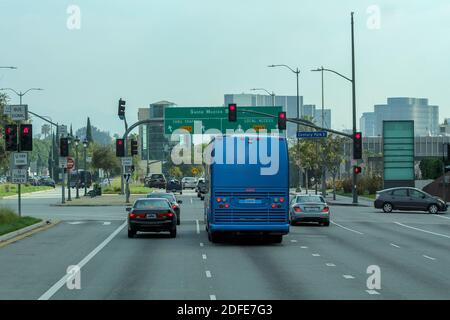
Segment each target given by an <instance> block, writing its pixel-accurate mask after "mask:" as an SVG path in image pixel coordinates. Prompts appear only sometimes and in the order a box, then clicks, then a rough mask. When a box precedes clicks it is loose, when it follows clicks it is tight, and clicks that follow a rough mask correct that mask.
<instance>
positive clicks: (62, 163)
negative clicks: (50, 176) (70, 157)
mask: <svg viewBox="0 0 450 320" xmlns="http://www.w3.org/2000/svg"><path fill="white" fill-rule="evenodd" d="M59 167H60V168H67V158H66V157H59Z"/></svg>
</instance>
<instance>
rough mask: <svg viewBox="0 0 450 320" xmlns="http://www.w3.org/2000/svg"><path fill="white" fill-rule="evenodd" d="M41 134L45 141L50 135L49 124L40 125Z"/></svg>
mask: <svg viewBox="0 0 450 320" xmlns="http://www.w3.org/2000/svg"><path fill="white" fill-rule="evenodd" d="M41 133H42V134H43V135H44V139H47V136H48V135H49V134H50V125H49V124H44V125H42V128H41Z"/></svg>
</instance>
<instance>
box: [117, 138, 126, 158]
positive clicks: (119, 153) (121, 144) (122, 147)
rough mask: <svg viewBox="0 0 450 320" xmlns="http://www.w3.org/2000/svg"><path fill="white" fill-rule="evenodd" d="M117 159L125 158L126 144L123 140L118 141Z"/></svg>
mask: <svg viewBox="0 0 450 320" xmlns="http://www.w3.org/2000/svg"><path fill="white" fill-rule="evenodd" d="M116 157H125V143H124V140H123V139H116Z"/></svg>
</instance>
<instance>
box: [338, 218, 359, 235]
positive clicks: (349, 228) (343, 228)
mask: <svg viewBox="0 0 450 320" xmlns="http://www.w3.org/2000/svg"><path fill="white" fill-rule="evenodd" d="M331 223H332V224H334V225H336V226H338V227H341V228H342V229H345V230H348V231H351V232H354V233H357V234H360V235H363V234H364V233H362V232H359V231H356V230H353V229H350V228H347V227H344V226H342V225H340V224H339V223H336V222H334V221H331Z"/></svg>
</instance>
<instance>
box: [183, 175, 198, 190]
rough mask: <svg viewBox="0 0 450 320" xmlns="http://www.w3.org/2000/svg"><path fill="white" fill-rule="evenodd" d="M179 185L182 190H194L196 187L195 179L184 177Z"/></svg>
mask: <svg viewBox="0 0 450 320" xmlns="http://www.w3.org/2000/svg"><path fill="white" fill-rule="evenodd" d="M181 185H182V186H183V189H187V188H190V189H195V187H197V178H194V177H184V178H183V179H181Z"/></svg>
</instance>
